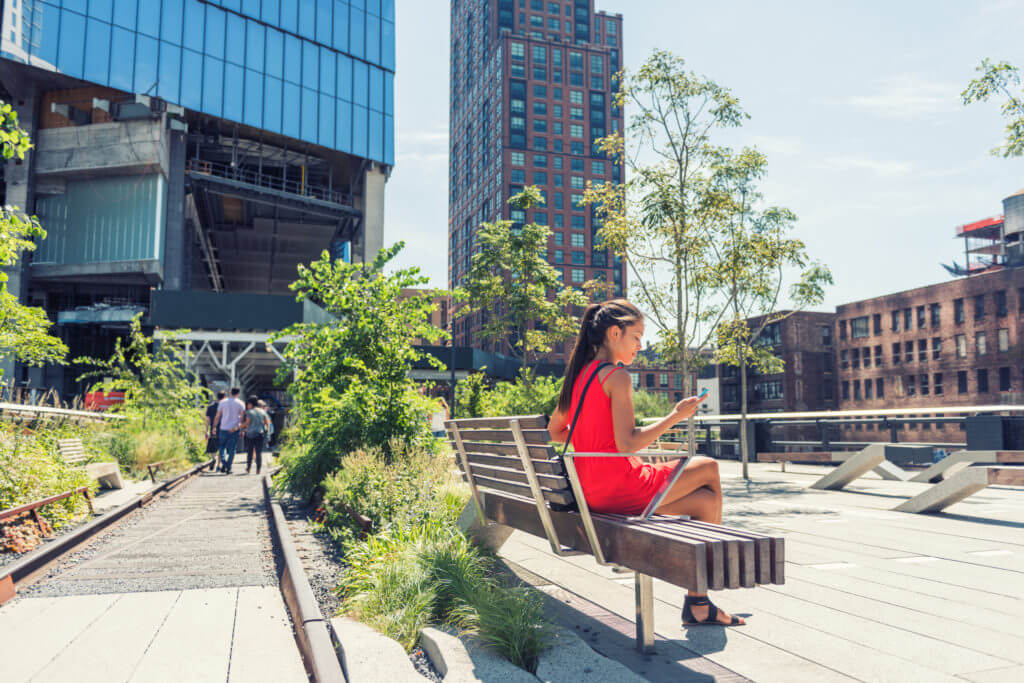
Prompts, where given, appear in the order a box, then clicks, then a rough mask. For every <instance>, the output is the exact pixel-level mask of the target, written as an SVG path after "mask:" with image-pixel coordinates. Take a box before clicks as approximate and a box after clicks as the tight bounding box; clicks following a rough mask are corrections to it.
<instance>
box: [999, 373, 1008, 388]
mask: <svg viewBox="0 0 1024 683" xmlns="http://www.w3.org/2000/svg"><path fill="white" fill-rule="evenodd" d="M1009 390H1010V368H999V391H1009Z"/></svg>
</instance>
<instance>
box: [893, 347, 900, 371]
mask: <svg viewBox="0 0 1024 683" xmlns="http://www.w3.org/2000/svg"><path fill="white" fill-rule="evenodd" d="M892 364H893V365H899V364H900V343H899V342H893V343H892Z"/></svg>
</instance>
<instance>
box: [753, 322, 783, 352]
mask: <svg viewBox="0 0 1024 683" xmlns="http://www.w3.org/2000/svg"><path fill="white" fill-rule="evenodd" d="M757 340H758V341H759V342H760V343H762V344H764V345H765V346H778V345H779V344H781V343H782V329H781V328H780V326H779V323H772V324H771V325H765V328H764V329H763V330H761V336H760V337H758V338H757Z"/></svg>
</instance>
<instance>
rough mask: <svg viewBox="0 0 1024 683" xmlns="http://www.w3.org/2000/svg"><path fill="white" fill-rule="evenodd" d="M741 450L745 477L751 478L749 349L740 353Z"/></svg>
mask: <svg viewBox="0 0 1024 683" xmlns="http://www.w3.org/2000/svg"><path fill="white" fill-rule="evenodd" d="M740 452H741V457H742V458H743V478H744V479H750V473H749V472H748V471H747V463H748V462H749V460H750V444H749V443H748V442H747V350H746V348H744V349H743V351H742V352H741V353H740Z"/></svg>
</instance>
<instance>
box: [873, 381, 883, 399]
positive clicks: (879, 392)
mask: <svg viewBox="0 0 1024 683" xmlns="http://www.w3.org/2000/svg"><path fill="white" fill-rule="evenodd" d="M875 397H876V398H885V379H883V378H882V377H879V378H878V379H876V380H875Z"/></svg>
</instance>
